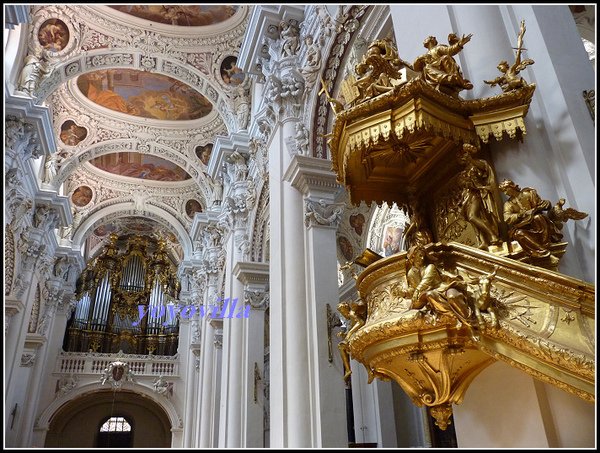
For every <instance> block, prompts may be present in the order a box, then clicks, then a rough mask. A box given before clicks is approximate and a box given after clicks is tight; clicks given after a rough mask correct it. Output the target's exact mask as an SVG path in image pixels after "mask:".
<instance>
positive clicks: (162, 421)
mask: <svg viewBox="0 0 600 453" xmlns="http://www.w3.org/2000/svg"><path fill="white" fill-rule="evenodd" d="M112 417H122V418H123V419H125V420H127V423H128V424H129V426H130V428H131V431H130V433H131V434H130V438H131V439H130V443H129V444H128V445H122V444H121V445H118V446H119V447H120V448H123V447H126V446H131V447H134V448H147V447H159V448H160V447H170V446H171V423H170V422H169V417H168V415H167V414H166V413H165V411H164V410H163V409H162V408H161V407H160V406H159V405H158V404H156V403H155V402H154V401H152V400H151V399H150V398H148V397H146V396H144V395H142V394H139V393H135V392H132V391H129V390H121V391H116V392H115V391H111V390H99V391H97V392H93V393H88V394H86V395H83V396H81V397H79V398H75V399H73V400H70V401H69V402H67V403H66V404H64V405H63V406H62V407H60V408H59V409H58V410H57V411H56V412H55V414H54V415H53V416H52V419H51V421H50V425H49V428H48V432H47V434H46V443H45V447H60V448H93V447H98V446H100V445H99V443H102V442H103V441H105V439H103V438H102V435H101V429H102V426H103V425H104V424H105V422H107V420H109V419H110V418H112ZM105 446H106V445H105ZM115 446H117V445H115Z"/></svg>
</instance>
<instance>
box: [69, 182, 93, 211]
mask: <svg viewBox="0 0 600 453" xmlns="http://www.w3.org/2000/svg"><path fill="white" fill-rule="evenodd" d="M93 195H94V193H93V192H92V189H91V187H88V186H79V187H78V188H77V189H75V190H74V191H73V193H72V194H71V201H72V202H73V204H74V205H75V206H78V207H80V208H82V207H84V206H87V205H88V203H89V202H90V201H92V196H93Z"/></svg>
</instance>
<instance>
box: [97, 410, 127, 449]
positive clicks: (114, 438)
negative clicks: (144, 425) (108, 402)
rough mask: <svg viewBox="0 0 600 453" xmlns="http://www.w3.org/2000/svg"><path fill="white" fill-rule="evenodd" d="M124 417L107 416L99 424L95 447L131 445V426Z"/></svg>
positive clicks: (124, 446)
mask: <svg viewBox="0 0 600 453" xmlns="http://www.w3.org/2000/svg"><path fill="white" fill-rule="evenodd" d="M131 425H132V424H131V423H130V421H129V420H127V419H126V418H125V417H121V416H116V417H109V418H107V419H105V420H104V423H102V424H100V430H99V432H98V438H97V443H96V446H97V447H120V448H130V447H132V446H133V428H132V426H131Z"/></svg>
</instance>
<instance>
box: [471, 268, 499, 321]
mask: <svg viewBox="0 0 600 453" xmlns="http://www.w3.org/2000/svg"><path fill="white" fill-rule="evenodd" d="M497 272H498V267H496V268H494V270H493V271H492V272H491V273H489V274H485V275H482V276H481V277H479V279H478V280H476V283H477V293H476V295H475V298H474V309H475V310H474V311H475V317H476V318H477V322H478V324H479V326H480V327H483V326H484V324H485V323H484V320H483V316H481V312H486V313H489V315H490V318H491V320H492V327H498V316H497V314H496V309H495V308H494V306H493V305H492V296H491V289H492V280H493V279H494V278H495V277H496V274H497Z"/></svg>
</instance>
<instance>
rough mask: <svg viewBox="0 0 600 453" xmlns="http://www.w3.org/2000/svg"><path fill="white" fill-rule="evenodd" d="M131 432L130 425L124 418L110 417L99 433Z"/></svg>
mask: <svg viewBox="0 0 600 453" xmlns="http://www.w3.org/2000/svg"><path fill="white" fill-rule="evenodd" d="M123 431H131V425H130V424H129V422H128V421H127V419H126V418H125V417H110V418H109V419H108V420H106V421H105V422H104V423H103V424H102V426H101V427H100V432H101V433H104V432H123Z"/></svg>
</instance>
